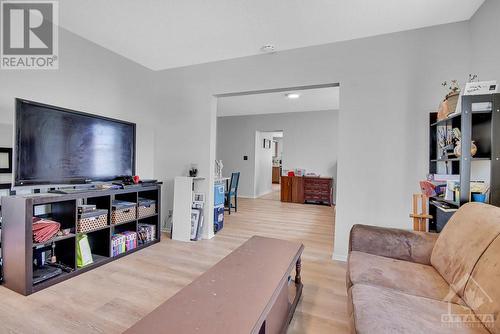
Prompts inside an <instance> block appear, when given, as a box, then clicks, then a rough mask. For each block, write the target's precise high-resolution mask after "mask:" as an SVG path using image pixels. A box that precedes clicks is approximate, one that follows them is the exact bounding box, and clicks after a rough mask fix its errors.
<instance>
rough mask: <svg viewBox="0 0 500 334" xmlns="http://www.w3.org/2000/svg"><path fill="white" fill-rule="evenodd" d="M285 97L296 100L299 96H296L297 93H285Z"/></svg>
mask: <svg viewBox="0 0 500 334" xmlns="http://www.w3.org/2000/svg"><path fill="white" fill-rule="evenodd" d="M285 96H286V97H288V98H289V99H298V98H299V97H300V94H297V93H287V94H285Z"/></svg>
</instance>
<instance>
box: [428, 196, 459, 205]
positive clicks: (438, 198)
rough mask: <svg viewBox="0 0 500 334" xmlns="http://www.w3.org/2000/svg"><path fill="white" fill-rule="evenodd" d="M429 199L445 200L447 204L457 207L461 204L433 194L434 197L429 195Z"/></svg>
mask: <svg viewBox="0 0 500 334" xmlns="http://www.w3.org/2000/svg"><path fill="white" fill-rule="evenodd" d="M429 199H431V200H434V201H438V202H443V203H446V204H449V205H454V206H456V207H458V206H459V205H458V204H457V203H456V202H453V201H449V200H447V199H444V198H442V197H437V196H433V197H429Z"/></svg>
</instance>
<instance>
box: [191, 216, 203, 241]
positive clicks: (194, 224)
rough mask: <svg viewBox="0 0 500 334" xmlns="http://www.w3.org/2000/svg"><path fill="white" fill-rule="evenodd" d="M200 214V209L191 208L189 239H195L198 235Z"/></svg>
mask: <svg viewBox="0 0 500 334" xmlns="http://www.w3.org/2000/svg"><path fill="white" fill-rule="evenodd" d="M200 216H201V210H200V209H192V210H191V240H196V236H197V235H198V228H199V224H200Z"/></svg>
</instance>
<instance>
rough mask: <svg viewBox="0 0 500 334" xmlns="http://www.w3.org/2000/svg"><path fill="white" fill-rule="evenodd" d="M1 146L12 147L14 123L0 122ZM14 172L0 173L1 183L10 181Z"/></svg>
mask: <svg viewBox="0 0 500 334" xmlns="http://www.w3.org/2000/svg"><path fill="white" fill-rule="evenodd" d="M0 147H12V125H11V124H2V123H1V122H0ZM11 180H12V174H0V183H10V182H11Z"/></svg>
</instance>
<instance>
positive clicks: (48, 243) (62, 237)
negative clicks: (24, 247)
mask: <svg viewBox="0 0 500 334" xmlns="http://www.w3.org/2000/svg"><path fill="white" fill-rule="evenodd" d="M75 236H76V234H74V233H70V234H68V235H61V236H58V237H55V238H52V239H50V240H47V241H45V242H38V243H36V244H35V243H34V244H33V248H38V247H40V246H46V245H50V244H52V243H53V242H57V241H61V240H66V239H69V238H74V237H75Z"/></svg>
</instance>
